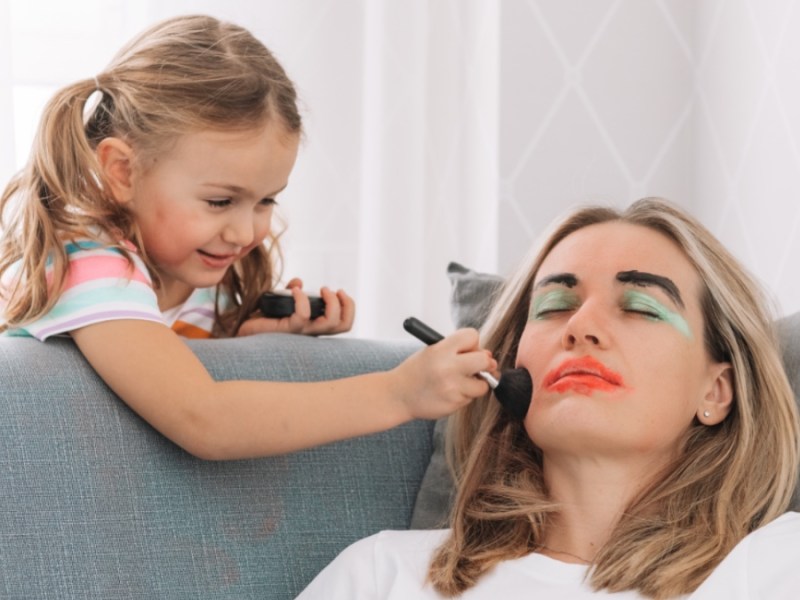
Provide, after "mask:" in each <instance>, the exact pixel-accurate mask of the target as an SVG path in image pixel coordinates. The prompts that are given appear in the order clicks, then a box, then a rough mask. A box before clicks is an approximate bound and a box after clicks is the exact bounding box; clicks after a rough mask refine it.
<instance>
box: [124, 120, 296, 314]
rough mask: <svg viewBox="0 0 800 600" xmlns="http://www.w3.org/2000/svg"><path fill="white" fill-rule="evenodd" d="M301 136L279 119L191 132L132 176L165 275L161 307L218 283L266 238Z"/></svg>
mask: <svg viewBox="0 0 800 600" xmlns="http://www.w3.org/2000/svg"><path fill="white" fill-rule="evenodd" d="M298 141H299V140H298V136H296V135H288V134H287V133H286V132H285V130H284V129H283V128H282V126H281V125H280V124H277V123H274V122H270V123H268V124H267V125H266V126H265V127H262V128H260V129H255V130H252V131H246V132H240V131H236V132H222V131H203V132H199V133H192V134H187V135H184V136H183V137H181V138H179V139H178V140H177V141H176V144H175V146H174V148H173V149H172V150H171V151H170V152H169V153H167V154H166V155H164V156H161V157H159V158H158V159H157V160H156V161H155V162H154V164H153V165H151V166H150V167H149V168H148V169H146V170H145V171H144V172H142V173H140V174H139V175H135V176H134V180H133V195H132V199H131V202H130V206H131V209H132V210H133V213H134V215H135V217H136V222H137V224H138V226H139V228H140V230H141V234H142V239H143V244H144V247H145V250H146V251H147V253H148V255H149V257H150V259H151V261H152V262H153V264H154V265H155V268H156V270H157V271H158V274H159V276H160V277H161V282H162V287H161V288H160V289H159V290H158V297H159V305H160V306H161V309H162V310H166V309H168V308H171V307H173V306H175V305H177V304H180V303H181V302H183V301H184V300H186V298H188V296H189V294H191V292H192V290H194V289H195V288H200V287H209V286H213V285H216V284H217V283H219V282H220V281H221V280H222V278H223V276H224V275H225V272H226V271H227V270H228V268H229V267H230V266H231V265H232V264H233V263H234V262H235V261H236V260H237V259H239V258H241V257H243V256H244V255H245V254H247V253H248V252H250V251H251V250H252V249H253V248H255V247H256V246H257V245H259V244H261V243H262V242H263V241H264V239H265V238H266V237H267V235H268V234H269V231H270V221H271V218H272V209H273V205H274V203H275V197H276V196H277V194H278V193H279V192H280V191H281V190H283V188H284V187H286V184H287V182H288V179H289V173H290V172H291V170H292V168H293V166H294V162H295V158H296V156H297V147H298Z"/></svg>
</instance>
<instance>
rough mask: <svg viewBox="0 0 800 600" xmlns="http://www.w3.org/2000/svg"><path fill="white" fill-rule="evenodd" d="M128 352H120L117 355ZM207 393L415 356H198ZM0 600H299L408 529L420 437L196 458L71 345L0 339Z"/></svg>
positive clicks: (346, 348)
mask: <svg viewBox="0 0 800 600" xmlns="http://www.w3.org/2000/svg"><path fill="white" fill-rule="evenodd" d="M120 343H124V341H120ZM191 346H192V348H193V349H194V350H195V352H196V353H197V355H198V356H199V357H200V358H201V360H202V361H203V362H204V363H205V365H206V367H207V368H208V369H209V370H210V371H211V373H212V375H213V376H214V377H215V378H217V379H234V378H238V379H274V380H305V381H308V380H320V379H333V378H337V377H344V376H348V375H353V374H356V373H362V372H366V371H375V370H385V369H389V368H391V367H393V366H395V365H396V364H398V363H399V362H400V361H401V360H402V359H403V358H404V357H405V356H407V355H408V354H409V353H411V352H412V351H413V350H415V349H417V348H419V347H420V344H419V343H417V342H416V341H409V342H408V343H405V342H377V341H366V340H356V339H347V338H319V339H317V338H309V337H304V336H290V335H262V336H254V337H251V338H242V339H232V340H215V341H195V342H191ZM0 374H2V375H0V377H2V382H3V383H2V392H1V393H0V394H1V396H0V397H1V398H2V400H0V597H2V598H103V599H107V598H169V599H170V600H180V599H182V598H203V599H222V598H226V599H227V598H236V599H247V598H259V599H260V600H263V599H264V598H269V599H277V600H280V599H288V598H294V597H295V595H297V594H298V593H299V592H300V591H301V590H302V589H303V588H304V587H305V585H306V584H307V583H308V582H309V581H310V580H311V579H312V578H313V577H314V575H316V573H317V572H318V571H319V570H320V569H322V567H324V566H325V565H326V564H327V563H328V562H330V560H332V559H333V558H334V557H335V556H336V554H338V552H339V551H340V550H342V549H343V548H344V547H346V546H347V545H348V544H350V543H351V542H353V541H355V540H357V539H359V538H362V537H364V536H366V535H370V534H372V533H375V532H377V531H379V530H382V529H404V528H407V527H408V525H409V521H410V515H411V510H412V506H413V502H414V498H415V496H416V492H417V489H418V488H419V484H420V481H421V479H422V476H423V473H424V470H425V468H426V467H427V465H428V460H429V457H430V453H431V432H432V427H433V424H432V423H430V422H414V423H410V424H407V425H405V426H402V427H398V428H396V429H393V430H391V431H388V432H385V433H382V434H377V435H373V436H367V437H363V438H358V439H354V440H350V441H346V442H341V443H336V444H330V445H328V446H324V447H320V448H316V449H313V450H309V451H306V452H299V453H296V454H292V455H287V456H278V457H274V458H265V459H258V460H243V461H234V462H224V463H215V462H206V461H202V460H198V459H195V458H193V457H192V456H190V455H188V454H186V453H185V452H183V451H182V450H181V449H180V448H178V447H177V446H175V445H173V444H172V443H171V442H169V441H167V440H166V439H165V438H163V437H162V436H161V435H159V434H158V433H156V432H155V431H154V430H153V429H152V428H151V427H150V426H149V425H148V424H147V423H145V422H144V421H143V420H141V419H140V418H139V417H138V416H137V415H136V414H134V413H133V412H132V411H131V410H129V409H128V408H127V406H126V405H124V404H123V403H122V402H121V401H120V400H119V399H118V398H117V397H116V396H114V395H113V394H112V393H111V391H110V390H109V389H108V388H107V387H106V386H105V384H104V383H103V382H102V381H101V380H100V379H99V378H98V377H97V375H96V374H95V373H94V371H93V370H92V369H91V368H90V367H89V365H88V364H87V363H86V362H85V360H84V359H83V357H82V355H81V354H80V353H79V352H78V351H77V349H76V348H75V347H74V345H73V344H72V343H71V342H70V341H68V340H63V339H61V340H52V341H48V342H46V343H44V344H42V343H40V342H38V341H34V340H31V339H22V338H0Z"/></svg>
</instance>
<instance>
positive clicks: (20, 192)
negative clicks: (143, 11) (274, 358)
mask: <svg viewBox="0 0 800 600" xmlns="http://www.w3.org/2000/svg"><path fill="white" fill-rule="evenodd" d="M98 91H99V94H97V95H99V96H100V99H99V101H98V102H97V103H96V105H95V106H89V105H88V104H89V102H88V101H89V99H90V97H92V96H93V95H95V92H98ZM271 119H274V120H275V122H278V123H280V124H281V125H282V126H283V127H284V129H285V131H286V134H287V136H289V135H299V134H300V132H301V129H302V125H301V119H300V115H299V113H298V109H297V99H296V93H295V88H294V86H293V84H292V82H291V81H290V80H289V78H288V77H287V75H286V73H285V72H284V70H283V68H282V67H281V65H280V64H279V63H278V61H277V60H276V59H275V58H274V56H273V55H272V54H271V53H270V52H269V50H267V48H265V47H264V45H263V44H262V43H261V42H259V41H258V40H257V39H256V38H255V37H254V36H253V35H252V34H251V33H250V32H248V31H247V30H246V29H244V28H242V27H239V26H237V25H233V24H231V23H225V22H221V21H218V20H217V19H214V18H212V17H207V16H183V17H176V18H172V19H168V20H166V21H163V22H161V23H158V24H156V25H155V26H153V27H151V28H150V29H148V30H146V31H144V32H143V33H141V34H140V35H139V36H137V37H136V38H134V39H133V40H132V41H131V42H129V43H128V44H127V45H126V46H125V47H124V48H122V49H121V50H120V51H119V53H118V54H117V55H116V56H115V57H114V59H113V60H112V61H111V64H109V65H108V67H107V68H106V70H105V71H103V72H102V73H100V74H99V75H97V77H96V78H92V79H86V80H84V81H79V82H77V83H75V84H73V85H70V86H67V87H65V88H63V89H62V90H60V91H59V92H57V93H56V94H55V96H54V97H53V98H52V99H51V100H50V102H49V103H48V104H47V106H46V107H45V109H44V113H43V116H42V119H41V122H40V124H39V128H38V131H37V135H36V139H35V142H34V147H33V150H32V153H31V157H30V160H29V162H28V164H27V166H26V167H25V168H24V169H23V170H22V171H21V172H19V173H18V174H17V175H16V176H15V177H14V178H13V179H12V180H11V182H10V183H9V184H8V186H7V187H6V189H5V191H4V192H3V195H2V197H0V229H2V231H3V238H2V241H0V276H2V275H3V274H4V273H6V271H8V269H9V268H10V267H11V266H12V265H14V263H16V262H17V261H19V269H18V270H15V274H14V277H13V281H14V283H13V284H12V285H11V286H10V289H6V290H4V297H3V298H0V300H2V301H3V302H4V303H5V308H4V312H5V320H6V323H5V324H0V331H2V330H3V329H5V328H7V327H8V326H13V325H18V324H22V323H25V322H28V321H31V320H34V319H36V318H38V317H40V316H41V315H43V314H45V313H46V312H48V311H49V310H50V309H51V308H52V306H53V305H54V303H55V302H56V300H57V299H58V295H59V293H60V290H61V288H62V285H63V282H64V280H65V276H66V272H67V268H68V263H67V257H66V252H65V249H64V243H65V241H66V240H74V239H78V238H86V237H92V236H93V235H97V232H102V233H104V234H105V235H106V236H108V235H110V236H111V238H112V240H114V241H115V242H121V241H123V240H130V241H132V242H133V243H134V244H135V245H136V246H137V247H138V250H139V252H140V253H141V254H142V257H143V258H144V259H145V261H146V262H147V254H146V252H145V251H144V250H145V249H144V248H143V247H142V245H141V240H140V237H139V234H138V232H137V228H136V224H135V221H134V219H133V216H132V214H131V213H130V211H129V210H128V209H127V208H126V207H125V206H123V205H121V204H120V203H118V202H115V201H113V199H112V197H111V195H110V192H109V188H108V186H107V185H105V182H104V181H103V176H102V174H101V170H100V166H99V164H98V161H97V158H96V156H95V148H96V147H97V144H98V143H99V142H100V141H101V140H103V139H104V138H107V137H111V136H114V137H119V138H121V139H123V140H125V141H126V142H127V143H128V144H129V145H130V146H131V147H132V148H133V149H134V154H135V158H136V160H135V164H134V168H137V169H140V170H141V171H145V170H146V169H147V167H148V165H150V164H152V161H153V160H154V159H155V158H157V157H158V156H159V155H161V154H163V153H165V152H168V151H169V150H170V148H171V147H172V145H173V144H174V143H175V140H176V139H177V138H178V137H179V136H182V135H185V134H187V133H193V132H197V131H202V130H218V131H232V130H247V129H251V128H255V127H258V126H262V125H264V124H265V123H267V122H268V121H269V120H271ZM120 250H121V251H122V252H125V250H124V247H123V246H122V245H120ZM277 253H278V247H277V239H276V237H275V236H272V235H271V236H270V238H269V240H268V243H267V244H266V245H264V246H260V247H258V248H256V249H255V250H253V251H252V252H250V253H249V254H248V255H247V256H245V257H244V258H242V259H241V260H240V261H237V263H236V264H235V265H234V266H233V267H232V268H231V269H229V270H228V273H227V274H226V276H225V278H224V279H223V281H222V282H221V283H220V284H219V286H218V291H219V290H221V291H224V292H226V294H225V295H227V296H228V298H229V299H230V300H231V302H230V304H229V306H228V308H227V309H225V310H224V311H221V310H220V308H219V298H220V294H218V302H217V325H216V330H215V333H216V334H217V335H232V334H234V333H235V332H236V331H237V330H238V328H239V326H240V325H241V323H242V322H243V321H244V319H246V318H247V316H248V315H249V314H250V313H251V312H252V311H253V310H254V308H255V306H256V303H257V300H258V296H259V295H260V293H261V292H262V291H264V290H266V289H269V288H271V287H272V285H273V284H274V278H275V273H274V271H275V269H276V266H275V265H274V264H273V262H274V261H276V260H277V258H278V257H277V256H275V255H276V254H277ZM50 263H52V280H51V281H48V280H47V279H46V276H45V273H46V267H47V268H48V269H47V270H48V271H49V270H50V268H49V265H50ZM148 265H149V263H148ZM149 266H151V267H152V265H149ZM151 272H152V268H151ZM156 283H157V281H156Z"/></svg>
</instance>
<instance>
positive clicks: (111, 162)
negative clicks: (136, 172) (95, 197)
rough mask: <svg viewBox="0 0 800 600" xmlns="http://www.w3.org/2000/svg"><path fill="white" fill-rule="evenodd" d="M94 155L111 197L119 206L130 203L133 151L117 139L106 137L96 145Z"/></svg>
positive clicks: (131, 196) (131, 197)
mask: <svg viewBox="0 0 800 600" xmlns="http://www.w3.org/2000/svg"><path fill="white" fill-rule="evenodd" d="M96 153H97V160H98V162H99V163H100V169H101V171H102V173H103V180H104V181H105V182H106V183H107V184H108V185H109V187H110V188H111V189H110V190H109V191H110V192H111V195H112V196H113V197H114V199H115V200H116V201H117V202H119V203H121V204H125V203H127V202H130V201H131V200H132V199H133V149H132V148H131V147H130V146H129V145H128V144H127V143H126V142H124V141H122V140H121V139H119V138H115V137H108V138H104V139H103V140H102V141H101V142H100V143H99V144H98V145H97V150H96Z"/></svg>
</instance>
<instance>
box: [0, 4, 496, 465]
mask: <svg viewBox="0 0 800 600" xmlns="http://www.w3.org/2000/svg"><path fill="white" fill-rule="evenodd" d="M95 95H99V96H100V99H99V102H97V104H96V105H94V106H87V104H89V102H88V100H89V99H90V97H93V96H95ZM300 134H301V120H300V116H299V114H298V112H297V107H296V97H295V90H294V88H293V86H292V83H291V82H290V81H289V79H288V78H287V76H286V74H285V73H284V71H283V69H282V68H281V66H280V65H279V64H278V63H277V62H276V60H275V59H274V57H273V56H272V55H271V54H270V52H269V51H268V50H267V49H266V48H265V47H264V46H263V45H262V44H261V43H260V42H259V41H258V40H256V39H255V38H254V37H253V36H252V35H251V34H250V33H249V32H248V31H246V30H244V29H243V28H241V27H238V26H235V25H232V24H228V23H223V22H219V21H217V20H215V19H213V18H210V17H204V16H188V17H178V18H174V19H170V20H167V21H165V22H163V23H160V24H158V25H156V26H154V27H152V28H151V29H149V30H147V31H145V32H144V33H142V34H141V35H140V36H139V37H137V38H136V39H134V40H133V41H132V42H130V43H129V44H128V45H127V46H126V47H124V48H123V49H122V50H121V51H120V52H119V54H118V55H117V56H116V57H115V58H114V60H113V61H112V63H111V64H110V65H109V67H108V68H107V69H106V70H105V71H104V72H103V73H101V74H99V75H98V76H97V77H95V78H93V79H89V80H85V81H81V82H78V83H76V84H74V85H71V86H69V87H66V88H64V89H63V90H61V91H60V92H59V93H57V94H56V95H55V97H54V98H53V99H52V100H51V101H50V103H49V104H48V106H47V107H46V108H45V111H44V115H43V117H42V121H41V124H40V126H39V131H38V135H37V139H36V142H35V146H34V150H33V153H32V156H31V159H30V161H29V163H28V165H27V167H25V169H24V170H23V171H22V172H20V173H19V174H18V175H17V176H16V177H15V178H14V179H13V180H12V181H11V183H10V184H9V185H8V187H7V188H6V190H5V192H4V194H3V196H2V199H0V217H1V218H2V221H0V230H2V235H3V237H2V242H1V243H0V277H2V286H0V311H1V312H0V315H2V319H3V320H4V323H3V322H2V321H0V331H3V332H4V334H5V335H17V336H32V337H35V338H38V339H40V340H45V339H47V338H48V337H50V336H53V335H63V334H69V335H70V336H72V338H73V340H74V341H75V343H76V345H77V347H78V348H79V349H80V351H81V352H82V353H83V354H84V356H85V357H86V359H87V360H88V361H89V363H91V365H92V366H93V367H94V369H95V370H96V371H97V372H98V374H99V375H100V376H101V377H102V378H103V379H104V381H105V382H106V383H107V384H108V385H109V386H110V387H111V388H112V389H113V390H114V391H115V392H116V393H117V394H118V395H119V396H120V397H121V398H122V399H123V400H124V401H125V402H126V403H127V404H129V405H130V406H131V408H133V410H135V411H136V412H137V413H139V414H140V415H141V416H142V417H143V418H144V419H146V420H147V421H149V422H150V423H151V424H152V425H153V426H154V427H155V428H156V429H157V430H159V431H160V432H161V433H162V434H164V435H165V436H167V437H168V438H169V439H171V440H173V441H174V442H175V443H177V444H179V445H180V446H182V447H183V448H184V449H186V450H187V451H189V452H191V453H192V454H194V455H196V456H198V457H202V458H207V459H227V458H243V457H255V456H261V455H268V454H275V453H281V452H289V451H292V450H297V449H300V448H304V447H309V446H313V445H317V444H323V443H326V442H330V441H333V440H338V439H342V438H347V437H351V436H357V435H362V434H367V433H371V432H375V431H379V430H383V429H387V428H390V427H393V426H395V425H398V424H400V423H403V422H405V421H408V420H411V419H414V418H437V417H439V416H442V415H445V414H448V413H450V412H452V411H453V410H455V409H457V408H459V407H460V406H463V405H464V404H466V403H468V402H469V401H470V400H471V399H472V398H474V397H477V396H480V395H482V394H484V393H485V392H486V391H487V386H486V384H485V383H483V382H482V380H481V379H479V378H476V377H474V376H473V374H474V373H476V372H478V371H481V370H486V369H493V368H494V367H495V366H496V363H495V362H494V361H493V360H492V358H491V357H490V356H489V355H488V353H486V352H484V351H481V350H479V349H478V335H477V332H475V331H474V330H461V331H458V332H456V333H454V334H453V335H452V336H450V337H449V338H447V340H445V342H443V343H442V344H438V345H437V347H434V348H426V349H424V350H422V351H420V352H418V353H417V354H415V355H413V356H411V357H410V358H408V359H407V360H406V361H405V362H403V363H402V364H401V365H399V366H398V367H397V368H395V369H394V370H392V371H388V372H384V373H373V374H368V375H363V376H359V377H353V378H349V379H342V380H337V381H329V382H321V383H277V382H255V381H225V382H215V381H213V380H212V379H211V377H210V375H209V374H208V372H207V371H206V370H205V368H204V367H203V365H202V364H201V363H200V361H199V360H198V359H197V358H196V357H195V355H194V354H193V353H192V352H191V350H190V349H189V348H188V346H186V345H185V344H184V343H183V342H182V341H181V339H180V337H179V335H181V336H185V337H209V336H231V335H236V334H237V333H238V334H251V333H257V332H265V331H287V332H295V333H306V334H331V333H338V332H342V331H346V330H348V329H349V328H350V326H351V324H352V322H353V316H354V304H353V301H352V300H351V299H350V298H349V297H348V296H347V294H345V293H344V292H342V291H339V292H336V293H334V292H333V291H331V290H329V289H327V288H323V289H322V290H321V295H322V298H323V299H324V301H325V305H326V308H325V314H324V315H323V316H321V317H319V318H317V319H314V320H311V318H310V308H309V300H308V297H307V296H306V295H305V294H304V293H303V291H302V289H301V287H302V283H301V282H300V281H299V280H292V281H291V282H290V284H289V287H290V288H291V293H292V296H293V298H294V300H295V303H296V312H295V314H294V315H292V316H291V317H288V318H285V319H279V320H278V319H265V318H251V316H252V315H253V313H254V310H255V308H256V305H257V301H258V298H259V296H260V295H261V293H262V292H264V291H265V290H269V289H270V288H271V287H272V285H273V279H274V271H273V265H272V260H271V257H272V256H273V254H274V253H275V252H276V248H277V243H276V239H275V237H274V235H273V234H272V233H271V231H270V222H271V218H272V211H273V207H274V205H275V198H276V196H277V195H278V194H279V193H280V192H281V191H282V190H283V189H284V188H285V187H286V185H287V183H288V179H289V174H290V172H291V170H292V167H293V166H294V162H295V157H296V155H297V148H298V143H299V140H300ZM265 241H266V243H265Z"/></svg>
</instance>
